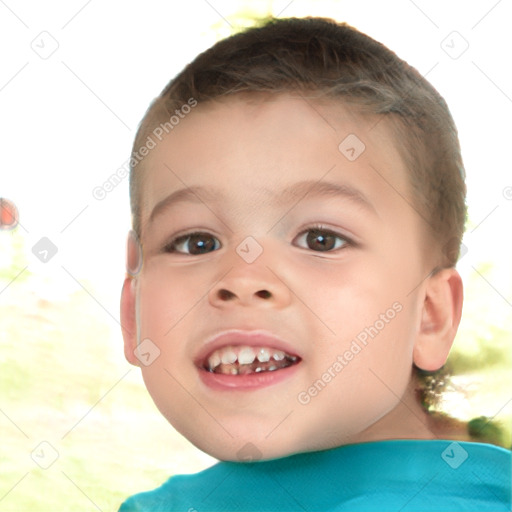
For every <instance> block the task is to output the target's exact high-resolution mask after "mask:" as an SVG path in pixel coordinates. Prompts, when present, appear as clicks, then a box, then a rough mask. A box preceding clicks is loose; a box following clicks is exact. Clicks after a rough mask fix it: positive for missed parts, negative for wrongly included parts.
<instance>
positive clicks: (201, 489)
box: [119, 462, 232, 512]
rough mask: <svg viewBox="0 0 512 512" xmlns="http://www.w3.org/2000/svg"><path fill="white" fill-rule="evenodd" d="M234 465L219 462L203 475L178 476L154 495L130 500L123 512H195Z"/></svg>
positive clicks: (200, 473) (152, 492)
mask: <svg viewBox="0 0 512 512" xmlns="http://www.w3.org/2000/svg"><path fill="white" fill-rule="evenodd" d="M229 466H230V464H229V463H225V462H219V463H217V464H215V465H214V466H212V467H210V468H207V469H205V470H204V471H201V472H199V473H194V474H191V475H175V476H172V477H170V478H169V479H168V480H167V481H166V482H165V483H164V484H162V485H161V486H160V487H157V488H156V489H154V490H152V491H146V492H141V493H138V494H134V495H133V496H130V497H129V498H128V499H127V500H126V501H125V502H124V503H123V504H122V505H121V508H120V509H119V512H142V511H144V512H149V511H151V512H153V511H154V512H164V511H165V512H170V511H184V512H194V511H195V507H196V506H199V502H200V501H201V500H202V499H203V498H204V496H206V494H207V493H208V489H209V488H214V487H215V485H219V483H220V482H222V480H223V479H225V478H226V476H227V475H228V474H229V472H230V471H232V468H229Z"/></svg>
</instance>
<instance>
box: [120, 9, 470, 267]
mask: <svg viewBox="0 0 512 512" xmlns="http://www.w3.org/2000/svg"><path fill="white" fill-rule="evenodd" d="M242 92H244V93H275V94H279V93H289V92H292V93H294V92H295V93H304V92H307V93H309V94H310V93H311V92H313V93H317V94H318V95H320V96H323V97H327V98H332V99H334V100H337V99H340V100H342V101H343V102H344V103H345V104H346V105H347V106H351V107H354V108H355V109H356V110H358V111H359V112H360V113H361V114H368V113H369V114H372V115H375V116H376V118H384V119H386V120H389V122H390V126H391V127H392V129H393V132H394V135H395V140H396V147H397V149H398V150H399V152H400V154H401V156H402V158H403V159H404V162H405V164H406V166H407V168H408V169H409V172H410V183H411V186H412V193H413V198H412V200H413V201H414V206H413V205H412V204H411V206H412V207H414V208H415V209H416V211H417V212H418V213H419V214H420V215H421V216H422V217H423V219H424V220H425V221H426V223H427V225H428V226H430V228H431V235H435V237H436V238H435V240H436V243H435V245H436V246H437V249H438V250H439V251H440V252H439V256H440V258H436V259H437V260H438V261H439V264H440V266H443V267H444V266H453V265H455V263H456V261H457V258H458V254H459V247H460V243H461V239H462V235H463V232H464V224H465V220H466V204H465V196H466V186H465V183H464V179H465V172H464V166H463V163H462V157H461V154H460V146H459V141H458V136H457V130H456V127H455V124H454V122H453V119H452V116H451V114H450V111H449V109H448V106H447V105H446V102H445V101H444V100H443V98H442V97H441V96H440V95H439V93H438V92H437V91H436V90H435V89H434V87H433V86H432V85H431V84H430V83H429V82H428V81H427V80H426V79H425V78H423V76H422V75H421V74H420V73H419V72H418V71H416V69H414V68H413V67H411V66H410V65H408V64H407V63H406V62H405V61H403V60H401V59H400V58H399V57H398V56H397V55H396V54H395V53H393V52H392V51H390V50H389V49H388V48H386V47H385V46H384V45H382V44H381V43H379V42H377V41H375V40H374V39H372V38H370V37H369V36H367V35H365V34H362V33H361V32H359V31H358V30H356V29H354V28H353V27H350V26H349V25H347V24H345V23H337V22H335V21H334V20H330V19H324V18H288V19H272V20H270V21H269V22H267V23H266V24H265V25H263V26H261V27H257V28H250V29H248V30H246V31H244V32H241V33H238V34H236V35H233V36H231V37H228V38H227V39H224V40H222V41H220V42H218V43H216V44H215V45H214V46H212V47H211V48H210V49H208V50H207V51H205V52H203V53H201V54H200V55H199V56H198V57H197V58H196V59H195V60H194V61H193V62H191V63H190V64H189V65H188V66H187V67H186V68H185V69H184V70H183V71H182V72H181V73H179V74H178V75H177V76H176V77H175V78H174V79H173V80H171V82H170V83H169V84H168V85H167V86H166V87H165V89H164V90H163V91H162V93H161V94H160V95H159V96H158V97H157V98H156V99H155V100H154V101H153V103H152V104H151V106H150V107H149V109H148V111H147V112H146V115H145V116H144V118H143V120H142V122H141V124H140V126H139V129H138V132H137V135H136V138H135V142H134V146H133V152H132V159H131V169H130V197H131V208H132V216H133V227H134V230H135V232H136V233H137V235H138V236H139V237H140V235H141V233H140V231H141V225H140V213H141V212H140V210H141V204H140V202H141V170H142V169H140V168H137V169H135V166H136V165H137V162H138V161H137V160H135V159H134V158H133V156H134V155H135V153H136V152H137V150H138V148H140V147H141V146H142V145H143V144H144V141H145V140H146V139H147V137H148V135H149V134H150V133H151V131H152V130H154V129H155V127H156V126H158V125H159V124H161V123H163V122H165V121H168V120H169V119H170V118H171V117H172V116H173V114H174V112H175V111H176V110H177V109H180V108H181V107H182V106H183V105H187V104H188V103H189V101H190V100H191V99H193V100H194V101H197V103H205V102H208V101H212V100H214V99H220V98H223V97H227V96H229V95H233V94H237V93H242ZM432 239H433V236H432Z"/></svg>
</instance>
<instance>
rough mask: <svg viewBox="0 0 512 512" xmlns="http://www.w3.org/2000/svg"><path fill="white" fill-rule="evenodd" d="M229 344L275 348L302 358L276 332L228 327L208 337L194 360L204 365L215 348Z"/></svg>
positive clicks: (198, 364) (199, 364)
mask: <svg viewBox="0 0 512 512" xmlns="http://www.w3.org/2000/svg"><path fill="white" fill-rule="evenodd" d="M227 346H248V347H268V348H273V349H275V350H282V351H283V352H286V353H287V354H289V355H291V356H296V357H298V358H299V359H301V357H300V354H298V353H297V351H296V349H295V347H292V346H291V345H290V343H289V342H287V341H286V340H283V339H282V338H280V337H278V336H276V335H275V334H273V333H271V332H269V331H265V330H262V329H256V330H250V331H248V330H244V329H228V330H224V331H220V332H218V333H216V334H214V335H213V336H210V337H209V338H207V339H206V340H205V342H204V344H203V345H202V347H201V349H200V350H199V352H198V354H197V356H196V357H195V358H194V361H195V363H196V365H197V366H199V367H202V366H204V363H205V361H206V360H207V357H208V356H210V354H212V353H213V352H214V351H215V350H218V349H219V348H222V347H227Z"/></svg>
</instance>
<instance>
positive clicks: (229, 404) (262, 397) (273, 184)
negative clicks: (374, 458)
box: [121, 95, 462, 460]
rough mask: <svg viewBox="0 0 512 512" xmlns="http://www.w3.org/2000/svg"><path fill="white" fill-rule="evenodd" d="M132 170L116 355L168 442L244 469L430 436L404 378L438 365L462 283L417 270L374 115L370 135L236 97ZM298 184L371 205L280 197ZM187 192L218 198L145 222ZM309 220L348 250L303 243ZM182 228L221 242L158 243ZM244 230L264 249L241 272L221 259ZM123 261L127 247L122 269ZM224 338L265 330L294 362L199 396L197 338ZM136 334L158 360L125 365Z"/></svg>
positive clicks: (329, 111)
mask: <svg viewBox="0 0 512 512" xmlns="http://www.w3.org/2000/svg"><path fill="white" fill-rule="evenodd" d="M349 134H356V135H357V137H358V138H359V139H360V140H362V141H363V142H364V144H365V146H366V149H365V150H364V152H362V153H361V154H360V156H359V157H358V158H357V159H356V160H355V161H349V160H348V159H347V158H346V157H345V155H344V154H342V152H341V151H340V150H339V149H338V145H339V144H340V142H342V141H343V140H344V139H345V138H346V137H347V135H349ZM143 165H144V169H145V172H146V175H145V178H144V180H143V181H144V189H143V197H142V198H143V201H142V202H143V209H142V235H141V240H140V242H141V245H142V247H143V255H144V256H143V265H142V268H141V269H140V272H138V273H137V274H136V275H135V276H132V275H129V276H128V277H127V279H126V281H125V283H124V287H123V293H122V300H121V320H122V325H123V335H124V340H125V354H126V358H127V359H128V361H129V362H131V363H132V364H136V365H139V366H141V370H142V374H143V377H144V381H145V383H146V386H147V388H148V390H149V392H150V394H151V396H152V397H153V399H154V401H155V403H156V405H157V406H158V408H159V409H160V411H161V412H162V414H163V415H164V416H165V417H166V418H167V419H168V420H169V421H170V423H171V424H172V425H173V426H174V427H175V428H176V429H177V430H178V431H180V432H181V433H182V434H183V435H184V436H185V437H187V438H188V439H189V440H190V441H191V442H192V443H194V444H195V445H196V446H197V447H199V448H200V449H201V450H203V451H205V452H207V453H209V454H210V455H212V456H214V457H217V458H219V459H222V460H239V457H240V456H239V454H238V452H239V450H240V449H242V448H243V447H247V446H248V445H247V443H252V445H254V446H255V447H256V450H257V454H258V455H257V457H258V458H263V459H271V458H276V457H282V456H286V455H290V454H293V453H298V452H306V451H312V450H319V449H328V448H332V447H335V446H340V445H343V444H349V443H359V442H365V441H373V440H381V439H400V438H415V439H432V438H436V436H437V435H438V434H437V433H436V432H435V431H433V430H432V429H431V428H430V426H429V420H428V418H427V415H426V414H425V412H424V411H423V410H422V408H421V406H420V404H419V403H418V402H417V401H416V399H415V397H414V392H413V391H414V389H413V388H414V381H413V379H412V367H413V363H415V364H416V365H417V366H418V367H420V368H423V369H427V370H435V369H438V368H440V367H441V366H442V365H443V364H444V362H445V360H446V357H447V355H448V352H449V350H450V347H451V344H452V342H453V339H454V336H455V333H456V330H457V327H458V324H459V321H460V316H461V308H462V282H461V279H460V276H459V274H458V273H457V272H456V271H455V270H454V269H452V268H450V269H444V270H441V271H439V272H437V273H435V274H433V275H431V271H432V270H433V267H432V258H431V257H430V256H431V255H428V254H427V253H426V252H425V250H424V245H425V244H424V242H425V236H426V231H427V229H426V226H425V224H424V220H423V219H422V218H421V217H420V216H419V215H418V214H417V213H416V212H415V210H414V209H413V208H411V206H410V204H408V203H411V204H414V200H413V199H412V197H411V194H410V187H409V182H408V175H407V170H406V168H405V166H404V164H403V162H402V159H401V158H400V156H399V154H398V152H397V150H396V148H395V141H394V140H392V138H391V135H390V131H389V129H388V127H387V126H386V122H385V121H384V122H380V123H378V124H377V125H375V119H369V118H364V119H363V118H362V117H358V116H355V115H354V114H351V112H350V111H349V110H348V109H346V108H345V107H343V106H342V105H340V104H339V103H333V102H320V101H318V100H317V101H313V100H309V99H308V100H305V99H303V98H301V97H297V96H291V95H274V96H272V97H271V98H257V97H255V96H254V95H253V96H251V97H245V96H243V95H239V96H233V97H230V98H229V99H228V100H223V101H222V102H212V103H210V104H200V105H198V106H197V107H196V108H195V109H194V111H193V112H192V113H190V114H189V115H188V116H187V117H186V118H185V119H183V120H181V121H180V123H179V125H178V126H176V127H175V128H174V130H173V131H172V132H171V133H170V134H169V135H168V136H167V137H166V138H165V139H164V140H163V142H161V143H159V144H158V145H157V147H156V148H155V149H153V150H152V151H151V152H150V154H149V155H148V156H147V157H146V160H145V162H144V164H143ZM303 180H311V181H312V182H322V183H323V182H330V183H335V184H338V185H344V186H347V187H351V188H353V189H357V190H358V191H359V192H360V194H361V195H363V196H364V197H365V198H366V201H367V203H368V205H365V204H363V203H362V202H361V201H357V200H354V199H352V198H347V197H345V196H332V195H331V196H329V197H325V196H322V195H316V194H314V193H308V194H306V195H305V194H304V193H302V194H301V195H298V196H297V197H295V198H290V201H289V202H285V201H284V200H285V196H284V195H283V194H282V192H281V191H282V190H283V189H285V188H287V187H290V186H292V185H293V184H296V183H297V182H300V181H303ZM192 186H202V187H205V189H206V190H207V191H215V195H214V197H208V196H207V195H206V194H202V193H201V192H197V195H196V197H197V196H199V197H200V198H201V200H199V201H197V200H196V201H187V202H179V203H176V204H174V205H173V206H172V207H169V208H167V209H165V210H164V211H162V212H161V214H159V215H157V216H156V217H155V218H154V219H153V220H150V215H151V212H152V211H153V209H154V207H155V206H156V205H157V204H159V203H160V202H161V201H162V200H164V199H165V198H166V197H167V196H168V195H169V194H171V193H172V192H175V191H176V190H178V189H182V188H186V187H192ZM401 196H403V197H405V198H408V199H409V201H408V202H407V201H405V200H404V199H403V198H402V197H401ZM221 197H222V199H220V198H221ZM316 225H321V226H322V227H323V228H325V229H327V230H329V231H330V232H335V233H337V234H339V236H341V237H345V238H346V239H348V240H349V241H345V240H344V239H343V238H332V239H330V240H332V241H333V240H335V241H336V242H335V248H334V249H333V250H332V251H319V250H315V249H318V247H319V245H318V244H315V242H316V240H315V239H314V237H313V243H312V244H309V243H308V241H307V238H306V235H305V234H304V233H305V231H306V230H307V229H309V228H310V227H311V226H316ZM194 231H201V232H207V233H209V234H210V236H213V237H214V238H213V239H212V238H206V240H207V241H209V242H211V243H214V241H215V240H217V241H218V242H219V245H218V247H219V248H218V249H216V250H213V251H211V252H206V253H204V254H198V255H190V254H181V253H176V252H169V251H168V250H166V249H165V247H167V248H169V242H170V241H171V240H172V239H173V237H175V236H177V235H183V233H184V232H194ZM310 234H311V233H310ZM324 234H326V233H324ZM248 236H251V237H253V238H254V239H255V240H256V241H257V242H258V244H259V245H260V246H261V248H262V249H263V252H262V254H261V255H260V256H259V257H258V258H257V259H256V260H255V261H254V262H253V263H250V264H249V263H246V262H245V261H244V260H243V259H242V258H241V257H240V256H239V254H238V253H237V252H236V248H237V246H238V245H239V244H240V243H241V242H242V241H243V240H244V239H245V238H246V237H248ZM215 243H216V242H215ZM187 247H188V248H190V246H187V245H186V243H185V244H184V245H183V244H182V245H181V246H180V248H181V249H185V250H186V249H187ZM192 247H194V246H192ZM311 247H313V248H311ZM320 247H321V245H320ZM138 259H139V248H138V247H137V244H136V242H135V238H134V237H131V238H130V239H129V243H128V263H129V267H131V268H136V267H137V266H138V263H139V261H138ZM226 291H227V292H229V293H226ZM393 304H395V306H396V304H399V307H400V312H399V313H397V314H396V315H395V316H394V318H393V319H392V320H390V321H389V322H388V323H386V324H385V327H384V328H382V329H381V330H380V331H379V332H378V334H377V335H376V336H375V337H374V338H373V339H370V340H369V342H368V343H367V345H366V346H365V347H364V348H363V349H362V350H360V351H359V352H358V353H357V354H356V355H355V356H354V357H353V358H352V359H351V360H350V361H349V362H348V363H347V364H346V365H345V366H344V367H343V370H342V371H341V372H338V373H336V374H335V375H336V376H335V377H334V378H332V379H331V380H330V382H329V383H328V384H326V385H325V387H324V388H323V389H322V390H321V391H320V392H318V393H317V394H316V395H315V396H310V400H309V401H308V403H306V404H304V403H301V402H300V401H299V399H298V397H299V395H300V394H301V393H303V394H302V395H301V396H304V392H306V393H307V391H308V389H310V388H311V386H312V385H313V383H315V381H318V379H320V378H322V375H323V374H324V373H325V372H326V371H327V369H328V368H332V367H333V363H334V362H335V361H336V360H337V357H338V356H339V355H343V354H344V352H345V351H346V350H348V349H349V348H350V346H351V343H352V341H353V340H354V339H355V338H356V337H357V336H358V334H360V333H361V332H362V331H364V329H365V328H366V327H368V326H371V325H373V324H374V323H375V322H376V320H378V319H379V318H380V315H381V314H385V312H386V311H387V310H389V309H390V308H392V307H393ZM229 328H239V329H248V330H251V329H265V330H267V331H270V332H272V333H274V334H275V335H276V336H279V337H281V338H283V339H285V340H287V342H288V343H290V344H291V346H293V347H296V350H297V353H298V354H300V356H301V357H302V361H301V363H300V365H299V367H298V368H297V369H296V371H295V372H294V374H293V375H292V376H291V377H289V378H287V379H285V380H284V381H282V382H280V383H277V384H275V385H273V386H269V387H265V388H261V389H257V390H253V391H249V392H247V391H239V390H233V391H225V390H222V391H219V390H213V389H210V388H208V387H207V386H205V385H204V384H203V382H202V381H201V380H200V379H199V375H198V370H197V368H196V367H195V365H194V361H193V360H194V357H195V355H197V352H198V351H199V350H200V349H201V347H202V346H203V344H204V342H205V339H206V338H207V337H208V336H211V335H212V334H215V333H217V332H219V331H221V330H224V329H229ZM137 332H138V333H139V336H138V337H137ZM146 338H149V339H150V340H151V341H152V343H154V344H155V345H156V346H157V347H158V349H159V350H160V355H159V357H158V358H156V359H155V360H154V362H152V364H150V365H149V366H144V365H141V363H140V362H139V360H138V359H137V358H136V357H135V355H134V350H135V349H136V347H137V343H138V342H140V341H141V340H144V339H146ZM331 372H332V370H331Z"/></svg>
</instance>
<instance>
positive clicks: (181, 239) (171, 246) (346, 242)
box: [163, 224, 355, 256]
mask: <svg viewBox="0 0 512 512" xmlns="http://www.w3.org/2000/svg"><path fill="white" fill-rule="evenodd" d="M311 231H318V232H319V234H321V235H328V236H329V235H331V236H334V237H336V238H337V239H339V240H342V242H343V244H342V245H341V247H336V248H335V249H334V250H326V251H314V250H313V249H310V248H308V247H301V248H302V249H307V250H311V251H313V252H320V253H321V252H338V251H339V250H341V249H344V248H346V247H348V246H351V245H352V246H353V245H355V244H354V242H353V241H352V240H351V239H350V238H348V237H347V236H345V235H342V234H341V233H337V232H336V231H333V230H332V229H328V228H326V227H324V226H322V225H321V224H315V225H312V226H308V227H307V228H306V229H304V230H302V231H301V232H300V233H299V234H298V235H297V236H296V237H295V238H294V240H296V239H297V238H298V237H303V236H307V234H308V233H309V232H311ZM194 235H203V236H205V237H211V238H214V239H215V240H216V242H217V243H215V244H214V246H215V248H214V251H215V250H218V249H220V248H221V247H222V246H221V244H220V242H219V240H218V239H217V238H216V237H214V236H213V235H211V234H210V233H208V232H205V231H191V232H189V233H184V234H182V235H179V236H177V237H175V238H173V239H172V240H171V241H170V242H168V243H167V244H166V245H165V246H164V247H163V252H166V253H171V254H186V255H189V256H201V255H202V254H209V252H213V251H209V252H207V253H202V254H190V253H187V252H182V251H177V250H176V245H179V244H183V243H185V244H186V243H187V241H188V240H189V239H190V237H192V236H194Z"/></svg>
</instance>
